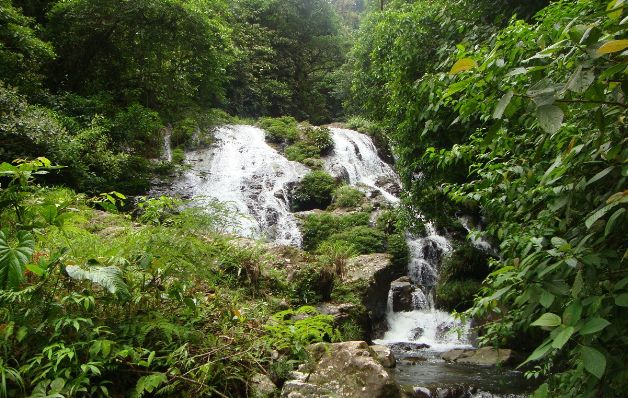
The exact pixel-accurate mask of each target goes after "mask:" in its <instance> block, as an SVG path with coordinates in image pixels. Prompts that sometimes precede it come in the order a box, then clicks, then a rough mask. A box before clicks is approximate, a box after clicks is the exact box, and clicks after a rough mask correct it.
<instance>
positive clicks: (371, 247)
mask: <svg viewBox="0 0 628 398" xmlns="http://www.w3.org/2000/svg"><path fill="white" fill-rule="evenodd" d="M385 240H386V237H385V235H384V234H383V233H382V232H381V231H378V230H377V229H374V228H370V227H367V226H357V227H353V228H349V229H347V230H344V231H342V232H338V233H335V234H333V235H331V236H330V237H328V238H327V239H326V240H325V242H329V243H331V244H339V243H341V242H342V243H344V244H348V245H350V246H352V247H353V248H354V249H355V250H356V251H357V252H358V253H360V254H369V253H383V252H384V251H385V246H384V242H385ZM321 246H322V244H321Z"/></svg>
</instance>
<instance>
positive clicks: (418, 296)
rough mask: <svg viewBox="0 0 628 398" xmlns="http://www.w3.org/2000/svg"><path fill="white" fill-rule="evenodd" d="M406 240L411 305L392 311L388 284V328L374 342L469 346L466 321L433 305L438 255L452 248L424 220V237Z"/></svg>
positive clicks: (438, 348) (445, 347)
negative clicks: (404, 308) (407, 307)
mask: <svg viewBox="0 0 628 398" xmlns="http://www.w3.org/2000/svg"><path fill="white" fill-rule="evenodd" d="M406 241H407V243H408V249H409V252H410V261H409V263H408V277H409V280H410V283H411V285H412V289H413V291H412V306H413V309H412V311H397V312H395V311H394V310H393V305H392V301H393V296H394V292H393V289H392V288H391V291H390V292H389V294H388V306H387V308H388V313H387V315H386V320H387V322H388V331H387V332H386V333H385V334H384V336H383V337H382V339H380V340H377V341H376V342H377V343H379V344H393V343H399V342H406V343H417V344H427V345H428V346H429V348H430V349H431V350H434V351H446V350H449V349H452V348H467V347H470V346H471V344H470V343H469V340H468V334H469V327H468V325H465V324H462V323H461V322H460V321H459V320H457V319H455V318H454V317H453V316H452V315H451V314H449V313H448V312H445V311H440V310H437V309H436V308H435V299H434V288H435V286H436V283H437V282H438V267H439V265H440V262H441V260H442V257H443V256H444V255H446V254H447V253H449V252H450V251H451V250H452V247H451V244H450V242H449V240H448V239H447V238H445V237H444V236H441V235H439V234H438V233H437V232H436V229H435V228H434V227H433V225H432V224H430V223H427V224H426V236H425V237H414V236H412V235H408V236H407V239H406Z"/></svg>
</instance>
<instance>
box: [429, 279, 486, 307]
mask: <svg viewBox="0 0 628 398" xmlns="http://www.w3.org/2000/svg"><path fill="white" fill-rule="evenodd" d="M481 287H482V283H481V282H478V281H476V280H470V279H468V280H449V281H447V282H445V283H439V284H438V285H437V286H436V303H437V305H438V307H439V308H442V309H443V310H445V311H458V312H460V311H465V310H467V309H469V308H471V306H473V299H474V296H475V295H476V294H477V293H478V292H479V291H480V288H481Z"/></svg>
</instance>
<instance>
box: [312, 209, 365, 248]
mask: <svg viewBox="0 0 628 398" xmlns="http://www.w3.org/2000/svg"><path fill="white" fill-rule="evenodd" d="M368 224H369V214H368V213H354V214H347V215H343V216H334V215H331V214H329V213H322V214H310V215H308V216H307V217H305V219H304V220H303V223H302V225H301V233H302V235H303V248H304V249H305V250H309V251H312V250H315V249H316V248H317V247H318V245H319V243H320V242H322V241H324V240H325V239H326V238H328V237H329V236H330V235H332V234H334V233H337V232H340V231H343V230H345V229H348V228H351V227H356V226H359V225H368Z"/></svg>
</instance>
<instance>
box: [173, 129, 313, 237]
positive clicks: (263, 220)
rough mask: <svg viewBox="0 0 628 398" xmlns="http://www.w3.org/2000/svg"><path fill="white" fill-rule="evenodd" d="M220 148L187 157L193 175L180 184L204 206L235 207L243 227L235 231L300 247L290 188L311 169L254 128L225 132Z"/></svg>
mask: <svg viewBox="0 0 628 398" xmlns="http://www.w3.org/2000/svg"><path fill="white" fill-rule="evenodd" d="M215 139H216V145H213V146H212V147H211V148H209V149H201V150H196V151H190V152H187V153H186V161H187V162H188V163H189V164H190V165H191V169H190V170H189V171H188V172H186V173H185V174H184V175H183V177H182V178H181V180H179V181H178V182H177V184H176V187H175V188H176V190H177V191H179V192H186V193H188V194H189V195H190V196H191V197H192V198H193V199H194V200H195V201H196V202H197V203H200V204H201V205H202V204H203V203H204V202H205V203H207V201H209V200H212V199H214V200H219V201H221V202H226V203H228V204H229V205H231V206H232V207H233V209H234V210H235V211H234V217H237V218H238V221H239V224H240V225H239V227H238V228H237V230H235V231H232V232H234V233H236V234H238V235H241V236H245V237H252V238H267V239H269V240H271V241H274V242H277V243H280V244H288V245H294V246H299V245H300V244H301V233H300V232H299V228H298V226H297V222H296V219H295V217H294V216H293V214H292V213H290V209H289V201H288V187H289V185H290V184H294V183H296V182H297V181H299V180H300V179H301V178H302V177H303V176H304V175H305V174H306V173H307V172H308V171H309V169H308V168H307V167H305V166H304V165H302V164H300V163H297V162H292V161H289V160H288V159H286V158H285V157H284V156H282V155H281V154H280V153H279V152H277V151H276V150H275V149H274V148H272V147H270V146H269V145H268V144H267V143H266V142H265V141H264V132H263V131H262V130H260V129H259V128H257V127H253V126H244V125H238V126H224V127H221V128H219V129H217V130H216V132H215Z"/></svg>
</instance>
